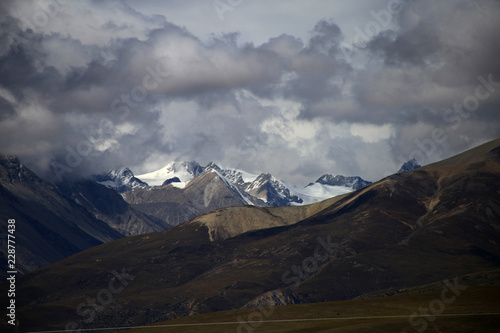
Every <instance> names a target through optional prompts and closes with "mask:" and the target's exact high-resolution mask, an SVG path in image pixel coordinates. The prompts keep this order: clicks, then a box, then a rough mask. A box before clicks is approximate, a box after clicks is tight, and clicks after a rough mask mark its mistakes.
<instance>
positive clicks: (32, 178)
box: [0, 156, 123, 273]
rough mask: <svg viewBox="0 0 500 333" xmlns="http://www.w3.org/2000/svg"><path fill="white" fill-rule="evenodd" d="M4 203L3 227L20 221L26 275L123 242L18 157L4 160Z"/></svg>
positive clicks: (0, 206) (0, 172)
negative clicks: (106, 244) (109, 243)
mask: <svg viewBox="0 0 500 333" xmlns="http://www.w3.org/2000/svg"><path fill="white" fill-rule="evenodd" d="M0 198H1V200H0V218H1V219H2V221H7V220H8V219H15V220H16V234H15V235H16V250H17V256H16V259H17V260H16V267H17V268H18V269H19V270H20V271H21V272H27V271H30V270H33V269H36V268H39V267H42V266H44V265H47V264H49V263H52V262H55V261H58V260H61V259H63V258H65V257H68V256H69V255H72V254H74V253H77V252H79V251H82V250H84V249H87V248H89V247H92V246H95V245H98V244H101V243H102V242H107V241H111V240H114V239H118V238H121V237H123V235H122V234H120V233H119V232H117V231H116V230H114V229H112V228H111V227H109V226H108V225H107V224H106V223H104V222H103V221H101V220H98V219H96V218H95V217H93V216H92V215H91V214H89V213H88V212H87V211H86V210H85V209H84V208H82V207H81V206H79V205H77V204H76V203H75V202H73V201H72V200H70V199H68V198H66V197H65V196H64V195H63V194H62V193H61V192H60V191H59V190H58V189H57V188H56V187H54V186H53V185H51V184H49V183H47V182H45V181H43V180H42V179H40V178H38V176H36V175H35V174H34V173H33V172H32V171H31V170H29V169H28V168H27V167H25V166H23V165H22V164H21V162H20V161H19V159H17V158H16V157H11V156H9V157H6V156H2V157H1V158H0ZM0 232H1V233H2V235H6V234H7V223H1V224H0ZM4 242H6V237H5V238H4V237H2V238H1V251H2V255H4V256H5V257H6V253H5V252H4V251H6V249H7V246H6V245H5V244H4ZM6 262H7V261H6V260H5V263H6ZM3 272H5V270H3V271H2V273H3Z"/></svg>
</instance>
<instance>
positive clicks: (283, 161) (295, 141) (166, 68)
mask: <svg viewBox="0 0 500 333" xmlns="http://www.w3.org/2000/svg"><path fill="white" fill-rule="evenodd" d="M499 17H500V2H499V1H494V0H491V1H489V0H478V1H461V0H456V1H402V0H380V1H379V0H373V1H372V0H370V1H367V0H366V1H348V2H347V1H340V0H338V1H335V0H329V1H326V0H322V1H320V0H308V1H305V0H304V1H299V0H289V1H281V0H275V1H263V0H251V1H250V0H193V1H181V0H170V1H159V0H155V1H152V0H150V1H148V0H146V1H132V0H124V1H118V0H113V1H100V0H99V1H98V0H94V1H90V0H89V1H85V0H84V1H68V0H40V1H2V2H1V4H0V147H1V148H0V153H2V154H10V155H17V156H19V157H20V159H21V160H22V161H23V163H25V164H26V165H28V166H29V167H30V168H32V169H33V170H34V171H35V172H37V173H38V174H39V175H41V176H42V177H43V178H45V179H47V180H49V181H53V182H59V181H62V180H64V179H75V178H78V177H86V176H89V175H92V174H97V173H102V172H106V171H108V170H110V169H114V168H119V167H123V166H127V167H129V168H130V169H131V170H132V171H133V172H134V173H135V174H141V173H146V172H150V171H153V170H156V169H159V168H161V167H163V166H164V165H166V164H167V163H168V162H170V161H186V160H195V161H197V162H199V163H200V164H202V165H204V164H207V163H209V162H210V161H216V162H219V163H221V164H223V165H226V166H230V167H234V168H239V169H242V170H245V171H248V172H251V173H260V172H270V173H272V174H273V175H274V176H276V177H277V178H280V179H282V180H285V181H289V182H292V183H295V184H297V185H306V184H308V183H310V182H313V181H315V180H316V179H317V178H319V177H320V176H321V175H323V174H325V173H330V174H343V175H352V176H355V175H357V176H361V177H363V178H364V179H367V180H371V181H375V180H378V179H380V178H382V177H384V176H387V175H389V174H392V173H394V172H396V171H397V170H398V169H399V167H400V166H401V164H402V163H403V162H405V161H407V160H409V159H412V158H416V159H417V161H418V162H419V163H420V164H422V165H425V164H429V163H432V162H435V161H438V160H441V159H443V158H446V157H449V156H452V155H454V154H457V153H459V152H462V151H464V150H467V149H469V148H472V147H474V146H477V145H479V144H481V143H483V142H486V141H489V140H492V139H495V138H498V137H500V112H499V106H500V20H499V19H498V18H499Z"/></svg>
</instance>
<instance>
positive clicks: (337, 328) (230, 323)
mask: <svg viewBox="0 0 500 333" xmlns="http://www.w3.org/2000/svg"><path fill="white" fill-rule="evenodd" d="M440 297H441V291H434V292H422V293H414V294H409V295H395V296H390V297H377V298H369V299H356V300H348V301H336V302H325V303H312V304H298V305H286V306H276V307H274V308H272V307H262V308H251V309H239V310H231V311H221V312H216V313H208V314H202V315H197V316H192V317H186V318H179V319H175V320H171V321H166V322H159V323H155V324H152V325H154V326H162V327H156V328H155V327H152V328H146V327H142V328H140V329H130V330H126V332H130V333H140V332H145V333H160V332H167V333H176V332H200V331H202V332H206V333H210V332H251V331H255V332H319V331H325V332H326V331H327V332H367V333H368V332H370V333H376V332H380V333H386V332H402V331H407V332H416V331H417V330H416V329H417V328H422V327H423V326H422V325H423V324H418V325H416V326H412V325H411V323H410V321H409V319H410V315H412V314H413V313H415V312H418V311H419V309H420V308H428V307H429V304H431V302H432V301H434V300H436V299H440ZM499 298H500V286H499V285H485V286H475V287H469V288H468V289H466V290H465V291H463V292H462V293H461V294H460V295H459V296H458V297H457V298H456V300H455V301H454V302H452V303H451V304H449V305H447V306H446V308H445V309H444V311H443V312H442V313H441V314H442V315H452V314H466V315H467V316H449V317H448V316H442V317H436V318H435V319H434V320H432V321H426V322H427V325H428V326H427V329H426V330H425V332H455V333H458V332H470V333H472V332H498V322H499V321H500V302H498V299H499ZM490 313H495V314H494V315H493V314H492V315H489V314H490ZM268 314H269V315H268ZM384 316H386V318H383V317H384ZM390 316H398V317H394V318H387V317H390ZM359 317H365V318H359ZM366 317H368V318H366ZM370 317H372V318H370ZM373 317H382V318H373ZM308 319H310V320H308ZM418 319H420V320H422V319H423V318H422V317H419V318H417V320H418ZM207 323H212V324H207ZM214 323H217V324H214ZM120 332H123V331H120Z"/></svg>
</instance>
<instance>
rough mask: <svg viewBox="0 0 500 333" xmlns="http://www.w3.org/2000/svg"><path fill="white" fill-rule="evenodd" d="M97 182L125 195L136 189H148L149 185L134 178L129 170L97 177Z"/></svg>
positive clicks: (118, 170) (122, 169)
mask: <svg viewBox="0 0 500 333" xmlns="http://www.w3.org/2000/svg"><path fill="white" fill-rule="evenodd" d="M95 180H96V181H97V182H98V183H99V184H101V185H104V186H106V187H109V188H113V189H115V190H116V191H117V192H119V193H123V192H126V191H129V190H132V189H136V188H147V187H148V184H146V183H144V182H142V181H141V180H140V179H138V178H136V177H135V176H134V173H133V172H132V171H131V170H130V169H129V168H121V169H117V170H111V171H110V172H108V173H107V174H105V175H97V176H95Z"/></svg>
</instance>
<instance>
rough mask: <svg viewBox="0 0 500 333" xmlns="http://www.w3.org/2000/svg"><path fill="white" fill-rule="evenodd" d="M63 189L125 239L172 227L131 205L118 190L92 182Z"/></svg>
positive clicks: (79, 183) (71, 185)
mask: <svg viewBox="0 0 500 333" xmlns="http://www.w3.org/2000/svg"><path fill="white" fill-rule="evenodd" d="M60 188H61V189H62V191H63V192H64V193H65V194H66V196H67V197H71V198H72V199H73V200H74V201H75V202H76V203H78V204H79V205H81V206H82V207H84V208H85V209H87V211H89V212H90V213H91V214H93V215H94V216H95V217H96V218H97V219H99V220H102V221H104V222H106V223H107V224H108V225H109V226H110V227H112V228H113V229H115V230H117V231H118V232H120V233H121V234H123V235H125V236H131V235H139V234H144V233H148V232H155V231H162V230H165V229H168V228H170V227H171V225H170V224H168V223H166V222H164V221H162V220H161V219H158V218H155V217H153V216H150V215H147V214H144V213H142V212H141V211H139V210H137V209H136V208H134V207H132V206H130V205H129V204H128V203H127V202H125V200H124V199H123V197H122V196H121V195H120V194H119V193H118V192H117V191H116V190H115V189H113V188H109V187H106V186H104V185H101V184H99V183H97V182H95V181H93V180H83V181H79V182H74V183H72V184H66V186H60ZM136 188H143V187H142V186H140V187H136Z"/></svg>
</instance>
